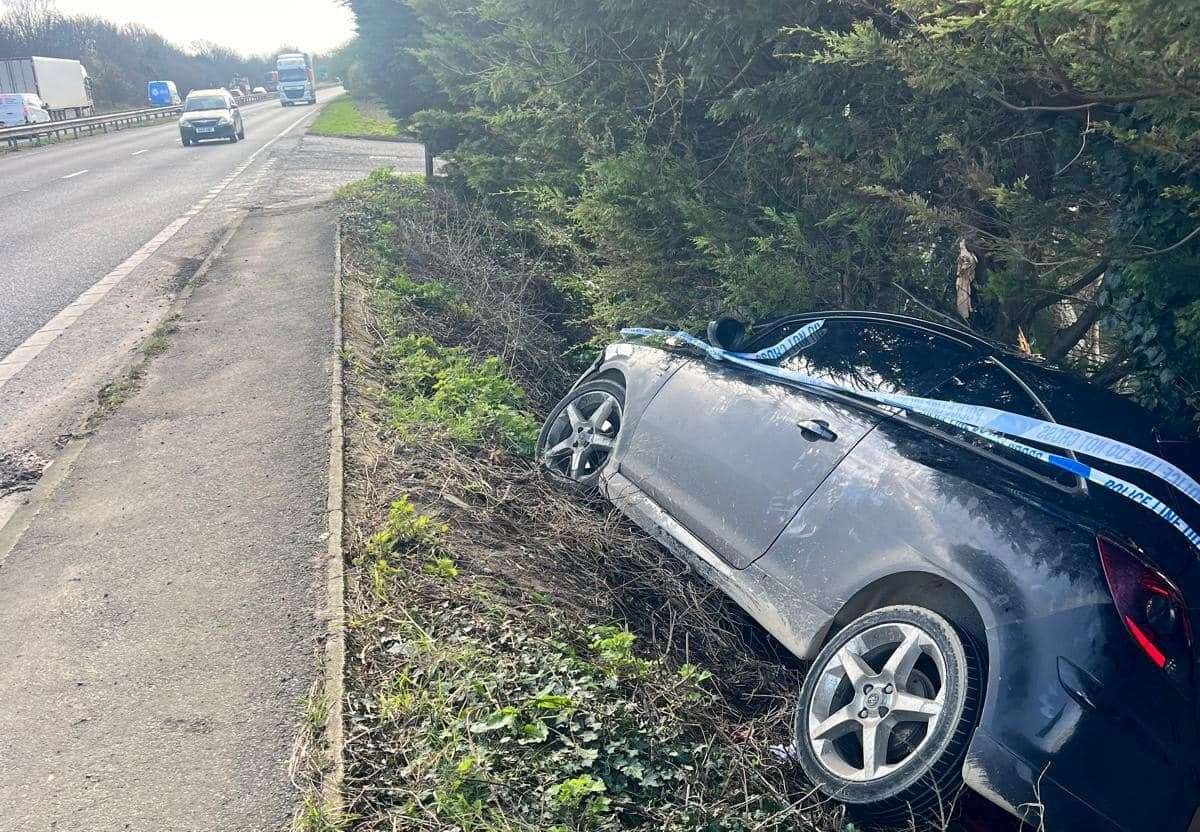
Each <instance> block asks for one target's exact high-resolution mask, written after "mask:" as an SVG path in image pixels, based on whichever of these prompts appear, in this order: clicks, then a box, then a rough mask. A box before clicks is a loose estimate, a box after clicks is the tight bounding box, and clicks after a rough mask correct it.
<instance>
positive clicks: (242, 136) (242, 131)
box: [237, 124, 246, 139]
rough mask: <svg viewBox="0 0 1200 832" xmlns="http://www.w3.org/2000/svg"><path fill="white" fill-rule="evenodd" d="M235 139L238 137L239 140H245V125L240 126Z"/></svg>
mask: <svg viewBox="0 0 1200 832" xmlns="http://www.w3.org/2000/svg"><path fill="white" fill-rule="evenodd" d="M237 137H238V138H239V139H245V138H246V125H244V124H243V125H242V126H241V128H240V129H239V130H238V134H237Z"/></svg>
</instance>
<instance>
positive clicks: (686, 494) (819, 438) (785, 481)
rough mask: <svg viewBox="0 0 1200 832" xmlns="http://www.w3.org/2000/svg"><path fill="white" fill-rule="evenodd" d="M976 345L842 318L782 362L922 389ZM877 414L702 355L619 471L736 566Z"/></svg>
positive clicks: (838, 379) (650, 411) (855, 382)
mask: <svg viewBox="0 0 1200 832" xmlns="http://www.w3.org/2000/svg"><path fill="white" fill-rule="evenodd" d="M797 326H798V325H797ZM794 328H795V327H792V328H791V329H794ZM791 329H788V330H787V331H785V332H782V333H780V334H779V336H778V337H775V338H774V340H779V339H780V338H782V337H783V335H786V334H789V332H790V331H791ZM975 354H976V353H975V350H974V349H973V348H971V347H970V346H968V345H967V344H965V343H963V342H960V341H956V340H954V339H951V338H947V337H945V336H943V335H941V334H938V333H934V332H931V331H928V330H924V329H921V328H917V327H911V326H907V325H903V324H897V323H893V322H879V321H874V320H871V319H860V318H840V319H830V320H827V321H826V323H825V325H824V327H823V328H822V331H821V335H820V337H819V338H818V340H817V341H816V342H815V343H813V344H811V345H810V346H808V347H805V348H804V349H802V350H798V351H794V352H793V353H792V354H789V355H786V356H784V357H783V358H782V359H781V360H780V364H781V365H782V366H784V367H786V368H789V369H793V370H796V371H799V372H802V373H805V374H807V375H812V376H817V377H819V378H823V379H825V380H827V381H830V382H832V383H834V384H838V385H840V386H842V387H845V388H848V389H850V390H875V391H880V390H881V391H887V392H904V393H913V394H920V393H922V392H925V391H927V390H929V389H932V387H933V386H934V385H935V384H937V383H938V382H939V381H940V380H942V379H944V378H946V377H947V376H949V375H951V374H953V372H954V371H955V370H956V369H958V368H959V367H961V366H963V365H964V364H966V363H967V362H968V361H969V360H971V359H972V358H973V357H974V355H975ZM879 418H881V416H880V414H879V413H878V411H876V410H873V409H871V408H867V407H861V406H858V405H856V404H852V403H850V402H848V401H846V400H844V399H841V398H839V397H837V396H832V395H829V394H827V393H822V392H817V391H815V390H813V389H810V388H804V387H801V386H797V385H794V384H790V383H787V382H781V381H778V380H775V379H772V378H771V377H769V376H767V375H764V374H762V373H758V372H755V371H753V370H748V369H744V368H739V367H737V366H735V365H731V364H727V363H724V362H714V361H710V360H703V359H699V358H697V359H694V360H692V361H689V362H688V363H687V364H686V365H685V366H684V367H682V368H681V369H680V370H679V371H678V372H676V373H675V374H674V375H672V376H671V378H670V380H669V381H668V382H667V383H666V384H665V385H664V386H663V387H662V389H661V390H660V391H659V393H658V394H657V395H656V396H655V397H654V399H653V400H651V402H650V404H649V405H648V406H647V408H646V410H645V412H644V413H643V414H642V416H641V417H640V418H639V420H638V422H637V427H636V429H635V432H634V434H633V436H632V437H631V438H630V440H629V444H628V446H627V447H626V449H625V451H624V452H623V454H622V457H621V460H620V471H621V473H622V474H623V475H624V476H625V477H627V478H628V479H629V480H630V481H632V482H633V483H634V484H635V485H637V486H638V487H639V488H640V489H642V491H644V492H645V493H646V494H647V495H648V496H649V497H650V498H651V499H652V500H654V501H655V502H657V503H658V504H659V505H660V506H661V507H662V508H663V509H664V510H665V511H666V512H667V513H668V514H670V515H671V516H672V517H673V518H674V519H675V520H676V521H678V522H679V523H680V524H681V525H683V526H684V527H685V528H687V529H688V531H690V532H691V533H692V534H694V535H696V536H697V537H698V538H700V539H701V540H702V541H704V543H705V544H707V545H708V546H709V547H710V548H712V549H713V550H714V551H715V552H717V554H718V555H720V557H721V558H722V559H724V560H725V561H726V562H727V563H729V564H730V565H732V566H734V567H735V568H739V569H740V568H744V567H745V566H747V565H749V564H750V563H751V562H753V561H754V560H755V559H757V558H758V557H759V556H761V555H762V554H763V552H765V551H766V550H767V548H768V547H769V546H770V545H771V543H772V542H773V541H774V540H775V538H776V537H778V536H779V534H780V532H782V531H783V529H784V527H785V526H786V525H787V523H788V521H789V520H791V518H792V517H793V516H794V515H795V514H796V512H797V511H798V510H799V509H800V506H802V505H803V504H804V501H805V500H806V499H808V497H809V495H811V494H812V493H813V492H814V491H815V490H816V489H817V487H818V486H819V485H820V484H821V482H822V480H824V479H825V477H827V476H828V475H829V473H830V472H831V471H832V470H833V469H834V468H835V467H836V466H837V464H838V463H839V462H840V461H841V460H842V458H843V457H845V455H846V454H847V453H849V451H850V450H851V449H852V448H853V447H854V446H855V444H857V443H858V441H859V440H860V439H862V437H863V436H864V435H866V433H867V432H868V431H869V430H871V428H872V427H874V425H875V424H876V423H877V422H878V420H879Z"/></svg>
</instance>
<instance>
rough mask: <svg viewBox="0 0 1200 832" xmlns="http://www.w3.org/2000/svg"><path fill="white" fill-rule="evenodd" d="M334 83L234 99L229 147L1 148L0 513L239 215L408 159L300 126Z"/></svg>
mask: <svg viewBox="0 0 1200 832" xmlns="http://www.w3.org/2000/svg"><path fill="white" fill-rule="evenodd" d="M340 94H342V91H341V90H340V89H338V88H332V89H325V90H322V92H321V104H320V105H318V107H317V108H312V107H287V108H283V107H280V106H279V105H278V103H276V102H263V103H261V104H252V105H249V106H247V107H244V108H243V115H244V118H245V125H246V139H245V140H244V141H242V142H239V143H237V144H228V143H212V144H205V145H201V146H199V147H191V148H184V147H183V146H182V145H180V144H179V134H178V129H177V127H176V126H175V125H174V124H172V123H168V124H163V125H154V126H147V127H140V128H132V129H128V130H123V131H121V132H119V133H110V134H108V135H100V136H95V137H89V138H84V139H80V140H77V141H71V142H66V143H63V144H59V145H52V146H48V147H43V148H35V149H22V150H20V151H17V152H15V153H9V154H6V155H3V156H0V205H2V206H3V210H2V211H0V525H2V524H3V523H4V522H5V521H6V519H7V518H8V517H9V516H10V515H11V513H12V512H13V511H15V509H16V506H17V505H19V504H20V502H21V500H22V499H24V494H25V491H24V489H26V488H28V487H29V486H30V484H31V483H32V482H34V481H36V479H37V478H38V477H39V476H40V475H41V473H42V472H43V471H44V470H45V468H46V466H47V465H48V464H49V463H50V461H51V460H53V459H54V458H55V457H56V456H57V454H58V452H59V450H60V448H61V447H62V444H63V442H64V441H65V439H66V438H68V437H69V436H72V435H77V434H79V433H80V432H81V431H86V430H87V429H88V427H87V426H88V420H89V417H90V416H91V415H92V414H93V413H95V411H96V408H97V399H98V397H99V395H100V393H101V391H102V390H103V388H104V387H105V385H107V384H109V383H110V382H112V381H114V380H116V379H119V378H121V377H122V376H123V375H124V374H125V373H126V372H127V371H128V369H129V367H130V365H131V363H132V362H133V361H134V360H135V358H136V356H137V354H138V351H139V350H140V349H141V348H142V345H143V344H144V343H145V341H146V339H147V338H148V337H149V336H150V334H151V333H152V332H153V330H154V329H155V327H157V326H158V325H159V324H160V323H161V322H162V321H163V320H164V318H165V317H166V316H167V315H169V314H171V310H172V308H173V304H175V302H176V300H177V299H178V296H179V293H180V292H181V290H182V289H183V287H184V286H186V285H188V284H189V283H190V282H191V280H192V278H193V276H194V275H195V273H196V271H197V269H198V267H199V266H200V265H201V263H202V262H203V261H204V260H205V258H206V257H208V256H209V255H210V254H211V253H212V251H213V249H214V246H215V245H216V244H217V241H218V240H220V239H221V238H222V236H223V235H224V234H225V232H226V231H227V230H228V229H229V228H230V227H231V225H232V224H233V222H234V221H235V220H236V219H237V218H238V217H239V216H242V215H244V214H245V213H246V212H247V211H254V210H258V209H262V208H266V207H268V206H271V205H275V204H278V203H286V202H295V201H297V200H305V199H308V200H311V199H314V198H319V199H329V198H330V197H331V195H332V193H333V191H334V190H335V189H336V188H337V187H338V186H339V185H341V184H344V183H346V182H349V181H352V180H354V179H357V178H360V177H361V176H363V175H365V174H366V173H367V172H369V171H370V170H371V169H373V168H376V167H381V166H389V165H390V166H393V167H398V168H400V169H403V170H417V171H419V170H421V169H422V158H423V151H422V149H421V147H420V145H415V144H410V143H403V142H378V141H376V142H361V141H358V142H356V141H353V140H346V139H331V138H323V137H308V136H306V135H305V130H306V129H307V127H308V125H309V124H311V122H312V120H313V118H314V117H315V116H316V115H317V113H318V112H319V109H320V106H322V105H323V104H325V103H326V102H328V101H329V100H331V99H332V98H334V97H336V96H338V95H340ZM14 348H15V349H14ZM0 560H2V558H0Z"/></svg>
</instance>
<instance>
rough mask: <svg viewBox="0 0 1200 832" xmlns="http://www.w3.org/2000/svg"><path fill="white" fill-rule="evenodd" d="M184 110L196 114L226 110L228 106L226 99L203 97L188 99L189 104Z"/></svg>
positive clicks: (213, 96) (216, 96) (212, 96)
mask: <svg viewBox="0 0 1200 832" xmlns="http://www.w3.org/2000/svg"><path fill="white" fill-rule="evenodd" d="M183 109H185V110H187V111H189V112H194V111H196V110H225V109H228V105H227V104H226V102H225V99H224V98H222V97H221V96H219V95H202V96H197V97H196V98H191V97H190V96H189V97H188V100H187V103H186V104H184V105H183Z"/></svg>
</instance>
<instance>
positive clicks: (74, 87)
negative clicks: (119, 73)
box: [0, 57, 92, 120]
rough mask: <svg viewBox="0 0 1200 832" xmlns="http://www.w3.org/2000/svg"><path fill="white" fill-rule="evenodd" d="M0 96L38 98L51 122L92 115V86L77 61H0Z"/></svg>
mask: <svg viewBox="0 0 1200 832" xmlns="http://www.w3.org/2000/svg"><path fill="white" fill-rule="evenodd" d="M0 93H28V94H30V95H35V96H37V98H38V100H39V101H41V102H43V103H44V104H45V109H46V110H47V111H48V112H49V113H50V118H51V119H53V120H58V119H64V118H80V117H82V116H87V115H91V113H92V92H91V82H90V80H89V79H88V74H87V70H86V69H84V68H83V64H81V63H79V61H72V60H68V59H66V58H38V57H33V58H12V59H9V60H0Z"/></svg>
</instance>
